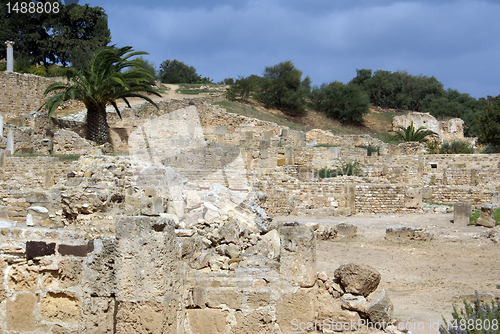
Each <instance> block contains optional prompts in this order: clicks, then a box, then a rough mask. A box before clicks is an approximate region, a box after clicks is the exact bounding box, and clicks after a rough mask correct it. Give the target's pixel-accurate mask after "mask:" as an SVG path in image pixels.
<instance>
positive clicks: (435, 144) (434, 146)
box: [425, 140, 440, 154]
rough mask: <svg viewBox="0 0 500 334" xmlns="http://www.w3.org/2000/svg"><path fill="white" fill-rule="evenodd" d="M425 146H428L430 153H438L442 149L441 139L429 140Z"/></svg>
mask: <svg viewBox="0 0 500 334" xmlns="http://www.w3.org/2000/svg"><path fill="white" fill-rule="evenodd" d="M425 147H426V148H427V153H429V154H438V153H439V149H440V143H439V140H429V141H428V142H427V143H426V144H425Z"/></svg>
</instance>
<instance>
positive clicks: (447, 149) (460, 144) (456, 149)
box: [439, 140, 474, 154]
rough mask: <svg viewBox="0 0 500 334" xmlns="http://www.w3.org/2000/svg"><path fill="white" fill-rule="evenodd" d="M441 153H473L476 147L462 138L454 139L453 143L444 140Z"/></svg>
mask: <svg viewBox="0 0 500 334" xmlns="http://www.w3.org/2000/svg"><path fill="white" fill-rule="evenodd" d="M439 153H440V154H472V153H474V149H473V148H472V146H471V145H470V144H469V143H468V142H466V141H461V140H454V141H452V142H451V143H448V142H446V141H445V142H444V143H443V144H442V145H441V148H440V149H439Z"/></svg>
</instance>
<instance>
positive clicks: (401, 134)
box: [394, 121, 437, 143]
mask: <svg viewBox="0 0 500 334" xmlns="http://www.w3.org/2000/svg"><path fill="white" fill-rule="evenodd" d="M397 128H398V129H399V130H396V131H394V132H395V135H394V138H395V139H396V140H398V141H400V142H407V141H418V142H421V143H424V142H426V141H427V137H428V136H434V135H436V136H437V133H435V132H434V131H432V130H427V128H426V127H425V126H421V127H419V128H418V129H416V130H415V128H414V126H413V121H412V122H411V124H410V125H409V126H408V127H406V128H404V127H402V126H401V125H399V126H398V127H397Z"/></svg>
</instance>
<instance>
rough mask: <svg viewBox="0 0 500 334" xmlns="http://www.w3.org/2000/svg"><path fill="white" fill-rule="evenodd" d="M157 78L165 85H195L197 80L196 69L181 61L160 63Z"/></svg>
mask: <svg viewBox="0 0 500 334" xmlns="http://www.w3.org/2000/svg"><path fill="white" fill-rule="evenodd" d="M158 78H159V79H160V80H161V82H163V83H166V84H179V83H197V82H198V80H199V77H198V75H197V74H196V69H195V68H194V67H192V66H188V65H186V64H184V63H183V62H182V61H178V60H177V59H174V60H168V59H167V60H165V61H164V62H162V63H161V65H160V69H159V72H158Z"/></svg>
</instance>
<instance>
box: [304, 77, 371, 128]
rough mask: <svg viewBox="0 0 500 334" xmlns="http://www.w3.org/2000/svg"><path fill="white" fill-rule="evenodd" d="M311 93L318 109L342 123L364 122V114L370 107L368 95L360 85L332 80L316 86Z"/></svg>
mask: <svg viewBox="0 0 500 334" xmlns="http://www.w3.org/2000/svg"><path fill="white" fill-rule="evenodd" d="M311 95H312V101H313V104H314V106H315V107H316V109H317V110H319V111H322V112H324V113H325V114H326V116H328V117H331V118H334V119H337V120H338V121H340V122H341V123H355V124H361V123H363V115H364V114H366V113H368V111H369V108H370V100H369V98H368V95H367V94H366V93H365V92H364V91H363V90H362V89H361V88H360V87H359V86H358V85H344V84H343V83H341V82H332V83H330V84H329V85H322V86H321V87H319V88H318V87H315V88H314V89H313V91H312V94H311Z"/></svg>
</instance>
